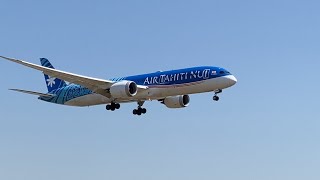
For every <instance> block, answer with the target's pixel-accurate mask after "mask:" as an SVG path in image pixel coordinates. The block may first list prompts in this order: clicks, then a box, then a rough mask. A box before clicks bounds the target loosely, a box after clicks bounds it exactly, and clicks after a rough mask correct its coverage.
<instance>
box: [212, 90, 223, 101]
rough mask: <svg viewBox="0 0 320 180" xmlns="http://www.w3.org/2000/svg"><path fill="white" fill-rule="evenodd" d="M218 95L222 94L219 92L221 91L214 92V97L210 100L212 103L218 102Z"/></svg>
mask: <svg viewBox="0 0 320 180" xmlns="http://www.w3.org/2000/svg"><path fill="white" fill-rule="evenodd" d="M220 93H222V90H221V89H217V90H215V91H214V96H213V98H212V99H213V100H214V101H219V99H220V98H219V96H218V94H220Z"/></svg>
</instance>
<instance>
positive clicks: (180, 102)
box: [162, 95, 190, 108]
mask: <svg viewBox="0 0 320 180" xmlns="http://www.w3.org/2000/svg"><path fill="white" fill-rule="evenodd" d="M189 102H190V97H189V95H179V96H169V97H166V98H165V99H164V100H163V102H162V103H163V104H164V105H166V106H167V107H168V108H183V107H187V106H188V105H189Z"/></svg>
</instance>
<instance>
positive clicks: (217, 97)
mask: <svg viewBox="0 0 320 180" xmlns="http://www.w3.org/2000/svg"><path fill="white" fill-rule="evenodd" d="M212 99H213V100H214V101H219V99H220V98H219V96H213V98H212Z"/></svg>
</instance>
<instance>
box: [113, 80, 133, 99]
mask: <svg viewBox="0 0 320 180" xmlns="http://www.w3.org/2000/svg"><path fill="white" fill-rule="evenodd" d="M137 91H138V88H137V84H136V83H135V82H133V81H120V82H117V83H114V84H113V85H112V86H111V87H110V94H111V96H112V97H113V98H124V97H133V96H135V95H136V94H137Z"/></svg>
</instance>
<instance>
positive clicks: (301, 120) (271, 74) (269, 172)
mask: <svg viewBox="0 0 320 180" xmlns="http://www.w3.org/2000/svg"><path fill="white" fill-rule="evenodd" d="M319 6H320V2H319V1H313V0H308V1H298V0H290V1H289V0H277V1H276V0H268V1H254V0H244V1H234V0H227V1H216V0H213V1H209V0H208V1H206V0H198V1H182V0H175V1H166V0H163V1H140V0H138V1H80V2H79V1H59V0H57V1H50V2H49V1H48V2H45V1H36V0H35V1H15V0H2V1H1V6H0V22H1V26H0V34H1V35H0V37H1V38H0V39H1V43H0V51H1V52H0V54H1V55H4V56H9V57H15V58H21V59H25V60H28V61H30V62H33V63H39V58H40V57H46V58H48V59H49V60H51V62H52V63H53V65H54V66H55V67H56V68H59V69H61V70H66V71H70V72H74V73H78V74H83V75H88V76H93V77H99V78H112V77H118V76H125V75H134V74H139V73H147V72H153V71H157V70H169V69H175V68H183V67H190V66H197V65H215V66H221V67H224V68H226V69H228V70H229V71H231V72H232V73H233V74H234V75H235V76H236V77H237V78H238V83H237V84H236V86H234V87H232V88H230V89H227V90H226V91H225V92H224V93H223V94H222V95H221V101H219V102H218V103H216V102H213V101H212V96H213V94H212V93H206V94H199V95H192V96H191V105H190V106H189V107H188V108H185V109H179V110H171V109H167V108H166V107H165V106H163V105H162V104H160V103H158V102H147V103H146V104H145V106H146V108H147V109H148V113H147V114H146V115H144V116H141V117H137V116H133V115H132V114H131V112H132V109H134V108H136V105H135V104H125V105H123V106H122V108H121V110H119V111H116V112H113V113H112V112H107V111H105V107H104V106H96V107H90V108H73V107H66V106H58V105H54V104H49V103H45V102H40V101H38V100H37V99H36V97H33V96H28V95H24V94H17V93H14V92H10V91H8V90H7V89H8V88H23V89H28V90H35V91H41V92H45V91H46V87H45V84H44V79H43V75H42V74H41V73H39V72H37V71H34V70H31V69H28V68H25V67H22V66H20V65H17V64H13V63H10V62H6V61H0V81H1V83H2V85H1V87H0V94H1V99H2V101H1V102H0V114H1V118H0V179H6V180H18V179H19V180H20V179H25V180H43V179H46V180H56V179H61V180H70V179H77V180H85V179H114V180H124V179H132V180H144V179H146V180H147V179H148V180H163V179H168V180H171V179H172V180H173V179H174V180H176V179H184V180H194V179H202V180H212V179H221V180H229V179H230V180H231V179H232V180H234V179H238V180H248V179H259V180H269V179H270V180H271V179H272V180H278V179H279V180H280V179H281V180H283V179H291V180H295V179H297V180H298V179H299V180H300V179H309V180H313V179H317V180H318V179H319V178H320V173H319V164H320V153H319V152H320V143H319V138H320V131H319V129H320V122H319V117H320V113H319V96H318V92H319V90H320V86H319V83H318V82H317V79H316V78H317V77H318V76H319V75H318V71H319V68H320V64H319V59H320V53H319V52H320V51H319V49H320V44H319V42H320V35H319V32H320V23H319V19H320V12H319Z"/></svg>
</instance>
